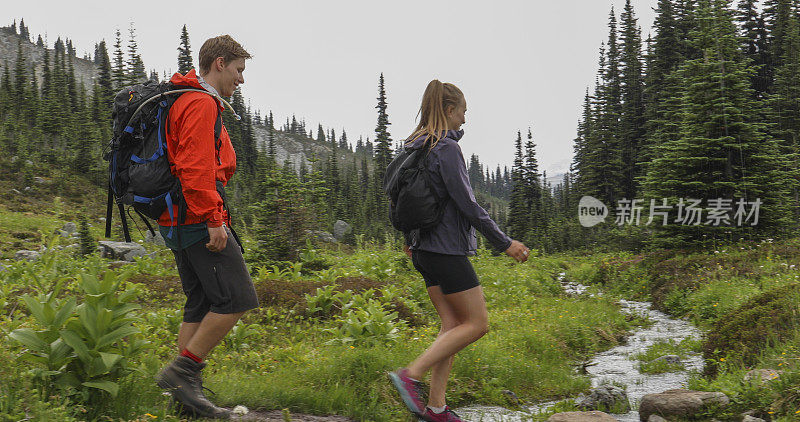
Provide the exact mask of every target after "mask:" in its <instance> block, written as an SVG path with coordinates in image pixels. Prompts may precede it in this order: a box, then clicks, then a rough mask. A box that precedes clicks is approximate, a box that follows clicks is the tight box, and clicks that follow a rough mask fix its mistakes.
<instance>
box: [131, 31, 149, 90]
mask: <svg viewBox="0 0 800 422" xmlns="http://www.w3.org/2000/svg"><path fill="white" fill-rule="evenodd" d="M127 70H128V83H129V84H131V85H135V84H139V83H142V82H144V81H146V80H147V73H146V72H145V70H144V62H142V56H140V55H139V45H138V44H137V43H136V29H135V28H134V27H133V22H131V25H130V28H128V62H127Z"/></svg>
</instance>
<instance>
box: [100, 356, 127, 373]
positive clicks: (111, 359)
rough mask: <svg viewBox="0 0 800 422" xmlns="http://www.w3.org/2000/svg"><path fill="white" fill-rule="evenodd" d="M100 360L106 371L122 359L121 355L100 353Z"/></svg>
mask: <svg viewBox="0 0 800 422" xmlns="http://www.w3.org/2000/svg"><path fill="white" fill-rule="evenodd" d="M100 359H102V360H103V363H104V364H105V365H106V369H107V370H110V369H111V368H113V367H114V365H116V364H117V362H119V361H120V359H122V355H118V354H116V353H103V352H100Z"/></svg>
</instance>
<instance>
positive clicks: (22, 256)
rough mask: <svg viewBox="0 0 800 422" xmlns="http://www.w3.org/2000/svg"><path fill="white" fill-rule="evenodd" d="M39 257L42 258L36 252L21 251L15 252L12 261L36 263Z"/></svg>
mask: <svg viewBox="0 0 800 422" xmlns="http://www.w3.org/2000/svg"><path fill="white" fill-rule="evenodd" d="M41 256H42V254H41V253H39V252H37V251H25V250H22V251H17V253H15V254H14V259H15V260H17V261H23V260H25V261H36V260H37V259H39V258H40V257H41Z"/></svg>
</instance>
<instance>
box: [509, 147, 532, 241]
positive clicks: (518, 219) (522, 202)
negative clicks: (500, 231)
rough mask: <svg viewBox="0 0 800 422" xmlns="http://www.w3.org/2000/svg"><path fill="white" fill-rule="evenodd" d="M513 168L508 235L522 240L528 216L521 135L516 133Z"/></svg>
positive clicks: (526, 227)
mask: <svg viewBox="0 0 800 422" xmlns="http://www.w3.org/2000/svg"><path fill="white" fill-rule="evenodd" d="M514 146H515V151H516V152H515V153H514V166H513V167H511V200H510V201H509V204H508V234H509V236H511V237H513V238H515V239H522V238H523V237H524V236H525V234H526V232H527V229H528V225H527V223H528V218H527V217H528V214H527V209H526V208H527V205H526V198H525V191H526V188H525V179H524V173H523V172H524V165H525V164H524V161H523V155H522V133H521V132H519V131H517V140H516V142H515V143H514Z"/></svg>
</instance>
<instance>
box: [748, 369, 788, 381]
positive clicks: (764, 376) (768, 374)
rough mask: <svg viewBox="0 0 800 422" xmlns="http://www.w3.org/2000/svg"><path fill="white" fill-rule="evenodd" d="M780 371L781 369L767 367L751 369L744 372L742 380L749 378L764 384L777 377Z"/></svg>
mask: <svg viewBox="0 0 800 422" xmlns="http://www.w3.org/2000/svg"><path fill="white" fill-rule="evenodd" d="M782 373H783V371H778V370H776V369H769V368H762V369H753V370H752V371H748V372H747V373H746V374H744V380H745V382H747V381H751V380H753V381H760V382H761V384H765V383H768V382H770V381H775V380H777V379H779V378H780V377H781V374H782Z"/></svg>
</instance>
